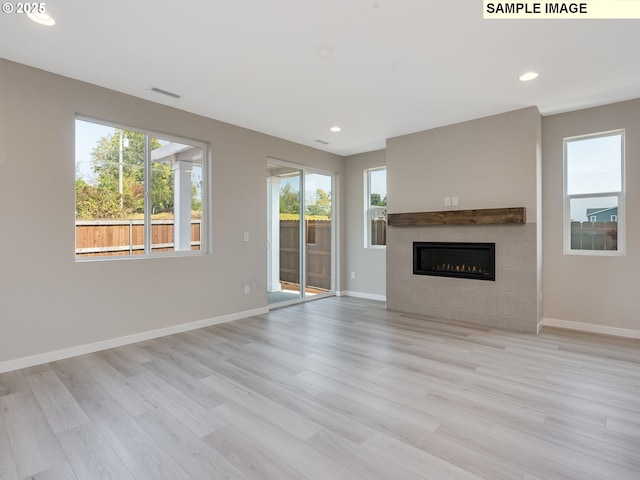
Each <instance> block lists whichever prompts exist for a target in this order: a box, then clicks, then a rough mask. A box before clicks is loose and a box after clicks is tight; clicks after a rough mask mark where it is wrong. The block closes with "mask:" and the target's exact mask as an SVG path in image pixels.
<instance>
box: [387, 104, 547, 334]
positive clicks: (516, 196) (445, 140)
mask: <svg viewBox="0 0 640 480" xmlns="http://www.w3.org/2000/svg"><path fill="white" fill-rule="evenodd" d="M540 131H541V117H540V113H539V112H538V109H537V108H535V107H531V108H526V109H522V110H517V111H514V112H509V113H504V114H501V115H495V116H491V117H486V118H481V119H477V120H472V121H469V122H464V123H460V124H456V125H450V126H446V127H442V128H437V129H433V130H428V131H424V132H418V133H414V134H411V135H404V136H401V137H396V138H392V139H389V140H387V184H388V185H387V189H388V191H387V193H388V199H389V201H388V208H389V212H390V213H404V212H421V211H438V210H456V209H482V208H501V207H526V209H527V223H528V225H526V226H492V227H476V226H465V227H420V228H416V227H391V228H390V230H389V233H388V237H387V305H388V307H389V308H391V309H396V310H400V311H406V312H411V313H415V314H423V315H435V316H438V317H442V318H446V319H450V320H459V321H464V322H469V323H476V324H481V325H487V326H500V327H506V328H511V329H517V330H523V331H529V332H532V331H536V329H537V328H538V324H539V322H540V319H541V310H542V309H541V304H540V301H539V295H538V290H539V277H538V275H539V266H540V260H539V257H540V255H541V254H540V248H541V246H540V244H539V229H540V223H539V221H538V213H539V203H540V200H539V182H540V179H539V171H540V163H541V160H540ZM453 196H458V197H459V199H460V204H459V205H458V206H457V207H445V206H444V204H443V203H444V202H443V198H444V197H453ZM447 239H449V241H466V242H474V241H480V242H481V241H490V242H495V243H496V257H497V261H496V263H497V265H496V267H497V279H496V282H479V281H477V280H460V279H448V278H442V277H427V278H425V277H423V276H420V275H412V273H411V272H412V263H411V255H412V251H411V245H412V242H413V241H445V240H447Z"/></svg>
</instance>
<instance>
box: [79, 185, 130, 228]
mask: <svg viewBox="0 0 640 480" xmlns="http://www.w3.org/2000/svg"><path fill="white" fill-rule="evenodd" d="M120 213H121V210H120V198H119V195H118V194H117V193H114V192H111V191H110V190H108V189H106V188H103V187H100V186H98V187H94V186H92V185H89V184H87V183H86V182H85V181H84V180H82V179H77V180H76V218H79V219H82V220H92V219H95V218H118V217H120Z"/></svg>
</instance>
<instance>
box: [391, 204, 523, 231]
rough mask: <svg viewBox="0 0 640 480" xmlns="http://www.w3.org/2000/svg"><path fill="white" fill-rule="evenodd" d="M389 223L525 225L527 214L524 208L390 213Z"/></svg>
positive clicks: (399, 225) (400, 224)
mask: <svg viewBox="0 0 640 480" xmlns="http://www.w3.org/2000/svg"><path fill="white" fill-rule="evenodd" d="M387 222H388V223H389V225H390V226H392V227H425V226H431V225H501V224H525V223H527V213H526V208H524V207H514V208H485V209H479V210H444V211H440V212H410V213H390V214H389V215H388V216H387Z"/></svg>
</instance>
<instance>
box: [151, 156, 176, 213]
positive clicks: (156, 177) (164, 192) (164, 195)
mask: <svg viewBox="0 0 640 480" xmlns="http://www.w3.org/2000/svg"><path fill="white" fill-rule="evenodd" d="M160 212H173V168H172V167H171V165H169V164H167V163H160V162H154V163H153V164H152V168H151V213H160Z"/></svg>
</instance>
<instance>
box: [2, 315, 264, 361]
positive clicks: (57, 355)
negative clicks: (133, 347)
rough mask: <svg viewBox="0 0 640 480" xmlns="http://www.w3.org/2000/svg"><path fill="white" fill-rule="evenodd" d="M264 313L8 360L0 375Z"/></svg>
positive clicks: (211, 320) (218, 318)
mask: <svg viewBox="0 0 640 480" xmlns="http://www.w3.org/2000/svg"><path fill="white" fill-rule="evenodd" d="M265 313H269V309H268V308H267V307H263V308H256V309H254V310H246V311H244V312H237V313H231V314H228V315H222V316H220V317H214V318H207V319H204V320H197V321H195V322H189V323H181V324H180V325H172V326H171V327H165V328H159V329H157V330H150V331H148V332H140V333H134V334H133V335H126V336H124V337H118V338H110V339H109V340H103V341H101V342H95V343H88V344H86V345H79V346H77V347H71V348H65V349H62V350H55V351H53V352H47V353H42V354H39V355H33V356H31V357H23V358H18V359H16V360H8V361H6V362H0V373H4V372H10V371H12V370H19V369H21V368H27V367H33V366H35V365H42V364H44V363H49V362H55V361H57V360H63V359H65V358H70V357H77V356H78V355H85V354H87V353H93V352H99V351H100V350H106V349H108V348H115V347H122V346H123V345H130V344H132V343H137V342H144V341H145V340H152V339H154V338H158V337H165V336H167V335H173V334H175V333H181V332H187V331H189V330H196V329H198V328H204V327H210V326H212V325H218V324H220V323H226V322H232V321H234V320H240V319H242V318H248V317H253V316H254V315H262V314H265Z"/></svg>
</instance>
